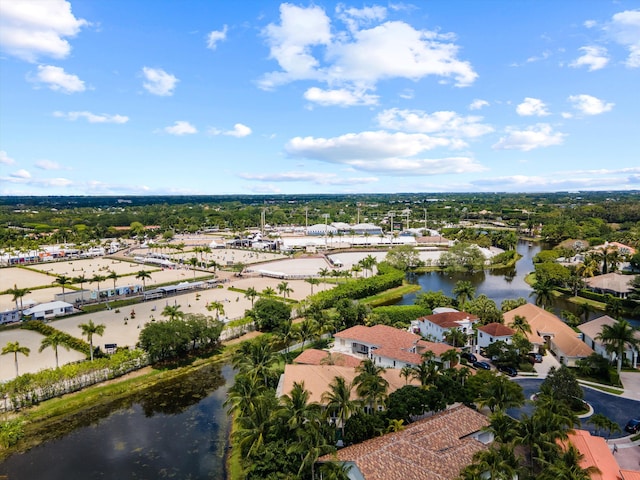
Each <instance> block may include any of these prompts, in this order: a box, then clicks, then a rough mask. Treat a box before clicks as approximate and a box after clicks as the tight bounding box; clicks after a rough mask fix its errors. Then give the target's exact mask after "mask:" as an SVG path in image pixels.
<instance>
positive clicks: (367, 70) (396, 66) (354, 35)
mask: <svg viewBox="0 0 640 480" xmlns="http://www.w3.org/2000/svg"><path fill="white" fill-rule="evenodd" d="M338 13H339V15H340V18H341V19H342V20H343V21H345V22H346V23H347V25H348V30H347V31H338V30H336V27H335V26H332V24H331V20H330V19H329V17H328V16H327V15H326V13H325V11H324V10H323V9H322V8H320V7H318V6H312V7H309V8H302V7H298V6H294V5H291V4H286V3H284V4H282V5H281V6H280V24H279V25H276V24H270V25H268V26H267V28H266V29H265V30H264V35H265V37H266V38H267V43H268V45H269V48H270V56H271V58H273V59H275V60H276V61H277V62H278V64H279V65H280V68H281V70H280V71H276V72H270V73H268V74H266V75H265V76H264V77H263V78H262V79H261V81H260V86H261V87H262V88H264V89H272V88H275V87H277V86H279V85H283V84H286V83H289V82H293V81H296V80H316V81H319V82H324V83H327V84H328V85H329V86H330V87H331V88H332V89H336V87H339V88H342V87H348V89H349V90H352V91H353V90H358V89H359V90H363V89H364V90H369V89H374V88H375V85H376V84H377V82H379V81H381V80H384V79H388V78H407V79H411V80H415V81H417V80H420V79H421V78H423V77H426V76H437V77H442V78H443V79H444V80H446V79H450V78H451V79H453V80H454V82H455V84H456V85H457V86H468V85H470V84H472V83H473V82H474V81H475V79H476V78H477V74H476V73H475V72H474V70H473V68H472V67H471V65H470V64H469V62H466V61H461V60H459V59H458V58H457V56H458V50H459V47H458V46H457V45H455V44H454V43H452V39H453V37H452V35H450V34H441V33H439V32H437V31H429V30H416V29H414V28H413V27H412V26H411V25H408V24H407V23H404V22H399V21H387V22H384V23H379V22H380V21H381V20H382V19H383V18H384V9H380V8H377V7H372V8H370V9H367V8H365V9H360V10H357V9H342V8H339V9H338ZM376 23H377V24H376ZM363 24H376V25H374V26H372V27H370V28H363ZM332 28H333V29H334V33H333V34H332Z"/></svg>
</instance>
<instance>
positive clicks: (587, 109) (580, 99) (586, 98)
mask: <svg viewBox="0 0 640 480" xmlns="http://www.w3.org/2000/svg"><path fill="white" fill-rule="evenodd" d="M569 101H570V102H571V103H572V104H573V108H575V109H576V110H578V112H580V113H582V114H583V115H600V114H601V113H605V112H609V111H611V110H612V109H613V107H614V105H615V104H614V103H605V102H603V101H602V100H600V99H599V98H596V97H593V96H591V95H584V94H583V95H571V96H570V97H569Z"/></svg>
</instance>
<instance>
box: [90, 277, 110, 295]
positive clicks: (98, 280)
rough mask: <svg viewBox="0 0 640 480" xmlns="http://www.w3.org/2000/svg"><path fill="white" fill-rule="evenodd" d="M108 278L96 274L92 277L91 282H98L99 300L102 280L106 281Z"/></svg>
mask: <svg viewBox="0 0 640 480" xmlns="http://www.w3.org/2000/svg"><path fill="white" fill-rule="evenodd" d="M106 279H107V277H105V276H104V275H94V276H93V278H92V279H91V282H92V283H93V282H95V283H97V284H98V301H100V282H104V281H105V280H106Z"/></svg>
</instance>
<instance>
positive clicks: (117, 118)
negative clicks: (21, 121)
mask: <svg viewBox="0 0 640 480" xmlns="http://www.w3.org/2000/svg"><path fill="white" fill-rule="evenodd" d="M53 116H54V117H58V118H66V119H67V120H71V121H76V120H78V119H80V118H84V119H85V120H86V121H87V122H89V123H127V122H128V121H129V117H126V116H124V115H117V114H116V115H110V114H107V113H102V114H99V115H98V114H95V113H91V112H86V111H85V112H66V113H65V112H53Z"/></svg>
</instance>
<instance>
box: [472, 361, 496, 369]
mask: <svg viewBox="0 0 640 480" xmlns="http://www.w3.org/2000/svg"><path fill="white" fill-rule="evenodd" d="M472 365H473V367H474V368H479V369H482V370H491V365H489V364H488V363H487V362H473V364H472Z"/></svg>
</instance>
